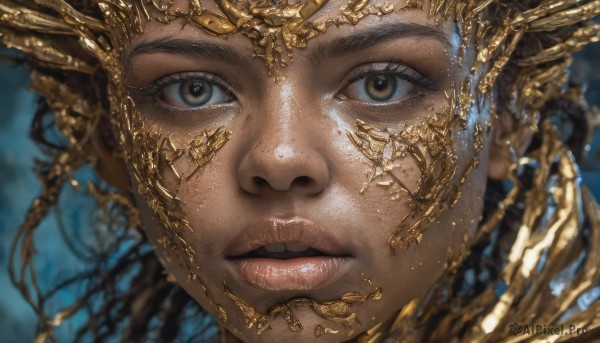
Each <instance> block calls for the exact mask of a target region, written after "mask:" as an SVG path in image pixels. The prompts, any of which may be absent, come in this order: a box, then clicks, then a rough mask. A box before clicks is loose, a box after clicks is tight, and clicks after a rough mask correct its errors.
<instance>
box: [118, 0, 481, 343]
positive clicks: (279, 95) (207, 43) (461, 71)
mask: <svg viewBox="0 0 600 343" xmlns="http://www.w3.org/2000/svg"><path fill="white" fill-rule="evenodd" d="M344 3H345V2H344V1H340V0H332V1H331V2H330V3H328V4H327V5H326V6H325V7H324V8H323V9H322V10H321V11H319V12H317V13H316V14H315V16H314V19H317V18H329V17H335V16H338V13H339V7H340V6H341V5H342V4H344ZM392 3H393V4H394V5H395V6H396V8H401V7H402V5H403V4H404V2H403V1H395V2H392ZM204 5H205V7H207V8H209V9H211V10H216V8H215V7H214V4H204ZM177 6H182V8H184V6H187V3H184V2H181V3H178V5H177ZM381 32H388V33H389V35H381ZM436 32H437V33H436ZM349 37H350V39H348V38H349ZM356 42H362V44H353V43H356ZM458 45H459V41H458V37H457V34H456V33H455V29H454V27H453V26H452V25H450V24H447V25H444V26H442V27H439V28H438V27H436V26H435V25H433V21H432V20H431V19H428V18H427V15H426V13H425V11H422V10H410V11H407V10H400V11H397V12H395V13H393V14H389V15H384V16H382V17H376V16H372V17H367V18H365V19H363V20H361V21H360V22H359V23H358V24H357V25H356V26H352V25H347V26H342V27H340V28H336V27H330V28H329V29H328V31H327V32H326V33H325V34H322V35H320V36H319V37H317V38H315V39H313V40H311V41H309V44H308V47H307V48H305V49H295V50H294V55H293V62H291V63H289V65H288V66H287V67H286V68H283V69H280V68H276V69H277V71H278V72H280V73H282V74H284V75H285V77H283V78H282V79H281V80H280V81H279V82H278V83H275V82H274V79H273V77H272V76H269V75H267V72H266V70H267V69H266V67H265V63H264V61H263V60H262V59H261V58H258V57H253V56H252V43H251V42H250V41H249V40H248V39H247V38H245V37H244V36H243V35H241V34H234V35H232V36H230V37H229V38H228V39H223V38H219V37H215V36H211V35H209V34H207V33H205V32H204V31H202V30H200V29H198V28H197V27H195V26H192V25H187V26H185V27H183V29H182V25H181V22H179V21H176V22H173V23H171V24H168V25H164V24H160V23H157V22H150V23H148V24H147V25H146V29H145V32H144V34H142V35H141V36H139V37H137V38H136V39H135V40H134V41H133V42H132V44H131V47H130V49H129V50H128V54H127V55H126V59H125V60H126V61H127V62H126V64H125V66H124V68H125V70H126V80H127V83H128V84H129V85H131V86H132V87H133V88H141V89H142V91H133V92H132V96H133V97H134V100H135V102H136V106H137V108H138V110H139V111H140V112H141V113H142V114H143V116H144V120H145V127H147V128H149V127H151V126H152V125H157V126H158V127H160V129H161V132H162V133H163V134H164V135H170V137H171V140H172V141H173V143H174V145H175V146H176V147H178V148H181V149H187V148H188V146H189V143H190V141H192V140H193V139H194V137H196V135H198V134H200V133H202V132H203V131H204V130H205V129H216V128H219V127H221V126H224V127H225V128H226V129H227V130H230V131H231V132H232V135H231V138H230V140H229V141H228V142H227V143H226V144H225V145H224V146H223V147H222V148H221V149H220V150H219V151H218V152H217V153H216V155H215V157H214V158H213V159H212V160H211V162H209V163H208V164H207V165H206V166H204V167H202V168H201V169H200V170H199V171H198V172H197V173H196V174H195V175H193V176H192V177H191V178H190V180H189V181H186V180H184V181H183V182H182V184H181V186H180V188H179V191H178V193H177V196H178V198H179V199H181V201H182V204H183V209H184V211H185V213H186V219H187V220H188V221H189V222H190V226H191V227H192V229H193V232H189V231H188V232H185V233H184V239H185V240H186V241H187V242H188V244H189V245H190V246H191V247H193V249H194V250H195V252H196V259H197V261H198V263H199V265H200V266H201V271H200V274H201V276H203V278H204V280H205V282H206V286H207V287H208V289H209V291H210V292H211V294H212V296H213V298H214V300H215V302H217V303H219V304H220V305H222V306H223V307H224V308H225V310H226V312H227V314H228V322H227V323H226V327H227V328H228V329H229V330H231V331H232V332H234V333H235V334H236V335H238V336H239V337H240V338H242V339H243V340H245V341H264V342H274V341H281V340H282V339H285V340H286V341H290V342H291V341H298V342H304V341H306V342H312V341H314V340H315V337H314V334H313V330H314V327H315V325H317V324H325V323H326V324H327V325H328V326H329V327H332V328H334V329H336V330H339V331H340V333H338V334H336V335H330V334H326V335H323V336H321V337H319V338H318V339H319V340H320V341H323V342H327V341H341V340H345V339H349V338H351V337H353V336H355V335H357V334H359V333H360V332H362V331H364V330H366V329H368V328H370V327H371V326H373V325H374V324H376V323H378V322H381V321H385V320H387V319H389V318H391V317H392V316H393V314H394V313H395V312H396V311H398V310H399V309H400V308H401V307H402V306H404V305H405V304H406V303H408V302H409V301H410V300H411V299H414V298H415V297H418V296H420V295H422V294H423V293H424V292H426V291H427V290H428V289H429V288H430V287H431V286H432V285H433V284H434V283H435V281H436V280H437V279H438V278H439V277H440V276H441V275H442V273H443V271H444V270H445V263H446V261H447V252H448V248H449V247H452V248H453V249H454V250H458V249H459V246H460V244H461V242H462V240H463V234H464V233H468V234H469V235H472V234H473V232H474V231H475V230H476V228H477V225H478V221H479V216H480V214H481V210H482V205H483V201H482V198H483V193H484V191H485V184H486V175H487V169H488V150H487V146H488V144H485V145H484V146H485V147H486V148H484V150H483V151H482V153H481V164H480V166H479V168H478V169H476V170H475V171H474V172H473V173H472V174H471V176H470V178H469V179H468V180H467V182H466V183H465V184H464V185H463V186H462V187H461V191H462V194H463V195H462V197H461V198H460V199H459V202H458V203H457V204H456V206H454V207H453V208H451V209H448V210H446V211H444V212H443V213H442V214H441V215H440V216H439V217H438V220H436V221H434V222H433V223H431V224H430V225H429V226H428V228H427V230H426V231H425V233H424V237H423V240H422V242H421V244H419V245H416V244H412V245H411V246H410V248H409V249H408V250H406V251H402V250H400V251H398V253H397V254H396V255H394V256H393V255H392V254H391V252H390V249H389V246H388V245H387V243H386V242H387V240H388V238H389V237H390V235H391V234H392V233H393V231H394V229H395V228H396V226H397V225H398V223H399V222H400V221H401V219H402V218H403V217H404V216H405V215H406V214H407V213H408V212H409V211H410V209H409V208H408V197H407V196H406V195H403V196H402V197H400V199H395V200H394V199H391V197H390V195H389V193H388V192H387V191H386V189H385V188H383V187H378V186H376V185H375V183H374V182H373V183H371V184H370V185H369V187H368V188H367V190H366V191H365V192H364V193H363V194H360V193H359V191H360V189H361V188H362V186H363V184H364V182H365V181H366V180H367V177H366V172H367V170H369V169H371V168H372V166H371V165H370V164H369V162H368V160H367V159H366V158H365V157H364V156H363V155H362V154H361V152H360V151H359V150H357V149H356V147H355V146H354V145H353V144H352V142H351V141H350V139H349V138H348V136H347V132H354V131H355V130H356V127H355V120H356V119H360V120H363V121H365V122H366V123H368V124H369V125H371V126H373V127H376V128H379V129H384V128H390V129H392V130H394V129H395V130H399V129H400V128H401V127H402V126H403V125H411V124H415V123H418V122H420V121H422V120H424V118H425V117H426V116H427V115H429V114H431V113H432V110H431V109H432V108H441V107H443V106H445V105H447V103H448V101H447V99H446V97H445V95H444V90H446V89H448V88H449V87H450V85H451V84H452V83H455V84H460V82H461V81H462V80H463V79H464V78H465V77H466V76H467V75H468V72H467V70H468V65H469V63H465V66H464V67H459V66H458V65H457V64H456V63H455V62H453V61H454V60H455V56H456V54H457V49H458ZM184 47H185V48H184ZM487 116H488V114H487V113H486V112H485V111H483V113H481V112H480V111H478V110H476V109H473V110H472V111H470V112H469V118H468V122H469V125H468V127H467V130H466V131H461V130H460V129H458V128H457V129H456V130H455V131H454V136H453V142H454V152H455V155H456V157H457V159H458V161H459V168H458V171H459V173H460V171H462V169H463V168H464V165H465V163H466V161H467V160H468V159H469V158H471V157H472V156H473V154H474V152H473V142H472V138H471V137H472V133H473V131H472V130H473V123H474V122H475V121H476V120H486V119H487ZM486 140H487V137H486ZM187 156H188V154H187V151H186V154H185V158H180V159H178V160H177V161H176V162H175V163H174V167H175V169H176V170H177V171H178V172H179V173H180V174H183V175H186V176H187V175H190V174H191V173H192V172H193V171H194V170H195V169H196V167H197V165H196V163H195V162H194V161H193V160H191V159H190V158H188V157H187ZM394 164H395V168H394V169H393V170H392V171H391V173H393V174H394V175H395V177H397V178H398V179H400V180H402V182H403V183H404V184H405V185H406V186H407V187H408V188H409V189H413V190H414V189H415V188H416V187H417V183H418V180H419V177H420V175H421V172H420V170H419V169H418V167H417V166H416V163H415V161H414V160H412V158H410V157H406V158H403V159H399V160H396V161H394ZM165 178H166V180H167V182H166V183H167V185H168V186H169V188H170V189H175V188H176V185H175V184H176V182H175V178H174V177H173V175H172V174H170V173H165ZM376 181H381V180H376ZM137 203H138V206H139V207H140V209H141V213H142V220H143V225H144V229H145V231H146V233H147V234H148V237H149V239H150V241H151V242H152V244H153V246H155V250H156V251H157V253H158V255H159V257H160V258H161V260H162V261H163V263H164V264H165V267H166V268H167V269H168V270H169V271H170V272H171V273H173V274H174V275H175V277H176V279H177V282H179V283H180V284H181V285H182V286H183V287H184V288H185V289H186V290H187V292H188V293H189V294H190V295H191V296H192V297H194V298H195V299H196V300H197V301H198V302H199V303H200V304H201V305H202V306H203V307H204V308H205V309H206V310H207V311H209V312H212V313H213V314H214V311H215V310H214V306H212V305H211V304H210V303H209V301H208V300H207V298H206V297H205V293H204V291H203V289H202V288H201V286H200V285H199V283H197V282H195V281H190V280H188V271H187V269H186V268H185V267H184V265H183V263H182V262H181V261H180V260H179V258H177V257H176V256H173V254H172V253H171V251H170V250H169V249H165V248H164V247H163V246H162V245H161V244H160V243H159V242H158V240H159V238H160V236H161V232H162V227H161V223H160V221H159V220H158V219H157V218H156V217H155V216H154V214H153V213H152V211H151V210H150V209H149V208H148V207H147V206H146V205H145V203H144V200H143V199H142V198H141V197H139V198H138V199H137ZM282 243H287V244H288V246H287V249H288V250H301V251H300V252H297V253H289V252H288V253H285V252H283V253H278V252H276V251H280V250H281V249H282ZM292 244H296V246H294V245H292ZM297 244H300V246H297ZM264 245H267V247H266V248H264V247H263V246H264ZM307 246H311V247H312V249H311V250H308V251H302V250H303V249H304V248H306V247H307ZM261 247H262V248H261ZM224 283H225V284H227V287H228V288H229V289H231V291H232V292H234V293H235V294H236V295H237V296H239V297H241V298H243V299H245V300H246V301H247V302H248V303H249V304H251V305H252V306H254V307H255V308H256V309H257V310H259V311H262V312H265V311H266V310H267V309H268V308H270V307H271V306H273V305H275V304H277V303H285V302H286V301H288V300H289V299H291V298H295V297H300V296H302V297H309V298H312V299H315V300H317V301H327V300H333V299H339V298H340V296H341V295H342V294H343V293H344V292H349V291H356V292H360V293H362V294H368V293H370V292H373V291H374V290H375V288H376V287H381V288H382V289H383V295H382V299H381V300H372V301H366V302H364V303H363V304H361V305H358V306H356V307H353V308H354V309H355V310H356V312H357V315H358V319H359V320H360V323H359V324H356V325H355V326H353V327H347V326H338V325H337V324H334V323H328V322H327V321H325V320H324V319H323V318H321V317H319V316H318V315H316V314H315V313H314V312H313V311H311V310H309V309H301V310H297V311H295V314H296V316H297V317H298V319H299V320H300V322H301V323H302V325H303V326H304V334H303V335H300V334H294V333H291V332H290V330H289V328H288V325H287V324H286V323H285V322H284V321H283V320H275V321H273V322H272V323H271V327H272V329H271V330H268V331H266V332H264V333H263V334H262V335H260V336H257V335H256V334H255V331H254V330H247V329H245V328H244V322H243V317H242V316H241V315H240V311H239V309H238V307H237V306H236V305H235V304H234V303H233V302H232V301H231V300H230V299H228V298H227V297H226V296H225V294H224V293H223V292H222V285H223V284H224Z"/></svg>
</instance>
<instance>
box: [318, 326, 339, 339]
mask: <svg viewBox="0 0 600 343" xmlns="http://www.w3.org/2000/svg"><path fill="white" fill-rule="evenodd" d="M339 332H340V330H335V329H332V328H330V327H327V326H325V325H321V324H319V325H315V337H320V336H323V335H325V334H330V335H335V334H337V333H339Z"/></svg>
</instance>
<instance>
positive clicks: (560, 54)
mask: <svg viewBox="0 0 600 343" xmlns="http://www.w3.org/2000/svg"><path fill="white" fill-rule="evenodd" d="M599 40H600V25H593V26H586V27H582V28H579V29H577V30H576V31H575V32H573V34H572V35H571V37H569V38H568V39H567V40H566V41H564V42H560V43H558V44H556V45H554V46H552V47H550V48H547V49H544V50H542V51H540V52H538V53H537V54H535V55H533V56H529V57H525V58H522V59H519V61H518V62H519V65H521V66H531V65H538V64H542V63H546V62H551V61H555V60H558V59H561V58H565V57H567V56H569V55H570V54H572V53H573V52H575V51H578V50H581V48H583V47H584V46H585V45H587V44H589V43H591V42H598V41H599Z"/></svg>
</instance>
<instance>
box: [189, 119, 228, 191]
mask: <svg viewBox="0 0 600 343" xmlns="http://www.w3.org/2000/svg"><path fill="white" fill-rule="evenodd" d="M230 137H231V131H227V130H225V127H224V126H221V127H220V128H218V129H215V130H206V131H204V132H202V133H201V134H199V135H198V136H196V138H194V140H192V141H191V142H190V147H189V149H188V152H189V154H190V158H191V159H192V160H193V161H194V162H196V164H197V165H198V166H197V167H196V169H194V171H193V172H192V173H191V174H190V175H189V176H188V177H187V180H188V181H189V180H190V179H191V178H192V176H194V175H195V174H196V173H197V172H198V170H200V168H202V167H203V166H204V165H205V164H207V163H208V162H209V161H210V160H212V158H213V157H214V156H215V154H216V153H217V151H218V150H219V149H221V148H222V147H223V145H225V143H227V141H228V140H229V138H230Z"/></svg>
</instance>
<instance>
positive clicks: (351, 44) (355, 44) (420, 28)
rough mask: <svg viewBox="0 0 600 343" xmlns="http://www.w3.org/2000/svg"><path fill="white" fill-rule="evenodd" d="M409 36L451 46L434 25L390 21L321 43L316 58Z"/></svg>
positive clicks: (348, 52)
mask: <svg viewBox="0 0 600 343" xmlns="http://www.w3.org/2000/svg"><path fill="white" fill-rule="evenodd" d="M408 37H422V38H429V39H434V40H437V41H439V42H441V43H442V44H444V45H446V46H451V44H450V41H449V40H448V37H446V35H445V34H444V32H442V31H440V30H439V29H438V28H437V27H435V26H433V25H422V24H415V23H388V24H382V25H379V26H377V27H373V28H369V29H367V30H364V31H361V32H359V33H356V34H352V35H349V36H344V37H341V38H338V39H336V40H334V41H333V42H327V43H321V44H320V46H319V47H318V49H317V50H316V51H317V52H316V56H314V57H316V60H319V59H327V58H333V57H339V56H342V55H347V54H350V53H353V52H356V51H359V50H363V49H366V48H370V47H372V46H374V45H377V44H380V43H383V42H386V41H389V40H393V39H398V38H408Z"/></svg>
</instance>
